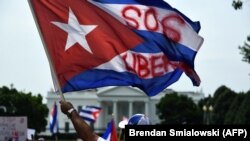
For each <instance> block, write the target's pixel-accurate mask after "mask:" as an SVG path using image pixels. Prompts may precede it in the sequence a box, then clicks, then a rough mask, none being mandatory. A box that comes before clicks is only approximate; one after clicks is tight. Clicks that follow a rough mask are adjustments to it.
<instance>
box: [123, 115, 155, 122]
mask: <svg viewBox="0 0 250 141" xmlns="http://www.w3.org/2000/svg"><path fill="white" fill-rule="evenodd" d="M150 124H151V122H150V120H149V118H148V117H147V116H146V115H144V114H134V115H133V116H131V117H130V118H129V120H128V123H127V125H150Z"/></svg>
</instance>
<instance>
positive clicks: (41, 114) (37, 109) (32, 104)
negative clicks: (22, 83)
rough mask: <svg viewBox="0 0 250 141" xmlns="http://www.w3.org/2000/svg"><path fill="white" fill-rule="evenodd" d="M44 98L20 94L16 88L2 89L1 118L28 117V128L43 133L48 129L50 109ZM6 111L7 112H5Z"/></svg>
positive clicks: (0, 89) (0, 92)
mask: <svg viewBox="0 0 250 141" xmlns="http://www.w3.org/2000/svg"><path fill="white" fill-rule="evenodd" d="M42 100H43V98H42V96H41V95H40V94H38V96H32V94H31V93H24V92H19V91H17V90H16V89H14V88H10V89H9V88H8V87H5V86H3V87H2V88H0V106H2V108H1V109H0V116H27V118H28V128H32V129H35V130H36V132H38V133H39V132H41V131H44V130H45V129H46V125H47V120H46V118H47V116H48V112H49V110H48V108H47V105H45V104H43V103H42ZM3 107H4V108H3ZM5 109H6V110H5Z"/></svg>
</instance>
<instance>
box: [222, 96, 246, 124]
mask: <svg viewBox="0 0 250 141" xmlns="http://www.w3.org/2000/svg"><path fill="white" fill-rule="evenodd" d="M245 97H246V96H245V94H244V93H239V94H237V95H236V97H235V98H234V99H232V100H233V101H231V105H230V106H229V109H228V111H227V113H226V115H225V119H224V123H225V124H240V123H239V122H238V121H237V119H238V117H239V115H241V114H240V113H241V111H242V110H243V109H241V105H242V102H243V101H244V99H245Z"/></svg>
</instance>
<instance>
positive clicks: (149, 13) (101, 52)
mask: <svg viewBox="0 0 250 141" xmlns="http://www.w3.org/2000/svg"><path fill="white" fill-rule="evenodd" d="M30 3H31V7H32V9H33V11H34V16H35V19H36V21H37V24H38V27H39V28H38V29H39V30H40V33H41V37H42V39H43V42H44V45H45V50H46V53H47V55H48V59H49V62H50V66H51V69H52V72H53V73H52V74H54V75H55V78H57V79H56V80H57V81H58V84H59V89H61V91H62V92H63V93H66V92H72V91H80V90H85V89H92V88H98V87H104V86H134V87H138V88H140V89H141V90H142V91H144V92H145V94H147V95H148V96H154V95H157V94H158V93H159V92H161V91H162V90H164V89H165V88H167V87H168V86H170V85H171V84H173V83H175V82H176V81H178V80H179V78H180V77H181V75H182V73H183V72H184V73H185V74H186V75H187V76H188V77H189V78H190V79H191V81H192V82H193V85H194V86H199V85H200V78H199V76H198V75H197V73H196V72H195V69H194V60H195V56H196V54H197V52H198V50H199V49H200V47H201V45H202V43H203V38H202V37H201V36H199V34H198V32H199V30H200V23H199V22H193V21H192V20H190V19H189V18H188V17H187V16H185V15H184V14H182V13H181V12H180V11H178V10H177V9H175V8H173V7H171V6H170V5H169V4H168V3H166V2H164V1H163V0H71V1H69V0H30ZM54 75H53V76H54Z"/></svg>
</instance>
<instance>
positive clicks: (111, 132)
mask: <svg viewBox="0 0 250 141" xmlns="http://www.w3.org/2000/svg"><path fill="white" fill-rule="evenodd" d="M102 138H103V139H105V140H106V141H118V138H117V132H116V128H115V123H114V119H111V121H110V122H109V123H108V126H107V129H106V131H105V132H104V134H103V135H102Z"/></svg>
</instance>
